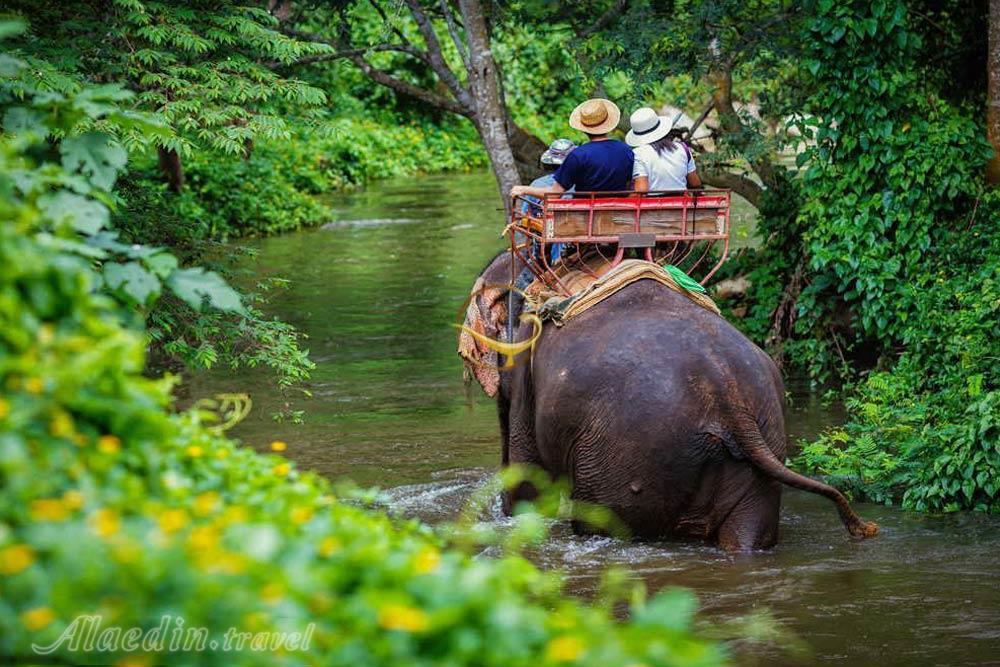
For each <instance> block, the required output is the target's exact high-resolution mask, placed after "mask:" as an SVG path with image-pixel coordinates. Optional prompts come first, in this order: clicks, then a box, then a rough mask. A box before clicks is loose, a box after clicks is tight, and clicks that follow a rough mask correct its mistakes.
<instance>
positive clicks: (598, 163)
mask: <svg viewBox="0 0 1000 667" xmlns="http://www.w3.org/2000/svg"><path fill="white" fill-rule="evenodd" d="M620 118H621V111H620V110H619V109H618V107H617V106H616V105H615V103H614V102H611V101H610V100H605V99H602V98H595V99H592V100H587V101H586V102H584V103H583V104H581V105H579V106H578V107H576V108H575V109H573V113H572V114H570V117H569V125H570V127H572V128H573V129H575V130H579V131H581V132H583V133H584V134H586V135H587V137H588V138H589V139H590V141H589V143H586V144H584V145H583V146H580V147H579V148H577V149H575V150H573V152H571V153H570V154H569V155H568V156H567V157H566V159H565V161H564V162H563V163H562V165H561V166H560V167H559V169H558V170H557V171H556V173H555V176H554V178H555V183H553V184H552V185H547V186H542V187H537V186H534V187H533V186H531V185H515V186H514V187H513V188H512V189H511V191H510V194H511V196H523V195H530V196H534V197H544V196H545V195H546V194H549V193H555V194H559V193H561V192H566V191H567V190H569V189H570V188H573V189H575V190H576V191H577V192H614V191H620V190H628V189H629V187H630V185H631V183H632V164H633V162H634V160H635V158H634V156H633V155H632V149H631V148H629V147H628V145H626V144H625V143H623V142H621V141H616V140H614V139H608V133H609V132H611V131H612V130H613V129H615V128H616V127H618V120H619V119H620Z"/></svg>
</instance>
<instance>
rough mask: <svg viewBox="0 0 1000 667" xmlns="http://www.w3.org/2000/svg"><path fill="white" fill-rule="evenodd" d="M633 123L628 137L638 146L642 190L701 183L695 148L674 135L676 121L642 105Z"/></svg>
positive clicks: (634, 173) (636, 174) (635, 172)
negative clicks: (695, 160) (691, 147)
mask: <svg viewBox="0 0 1000 667" xmlns="http://www.w3.org/2000/svg"><path fill="white" fill-rule="evenodd" d="M629 124H630V125H631V126H632V129H631V130H629V133H628V134H627V135H625V141H626V142H627V143H628V145H629V146H632V147H633V148H634V149H635V166H634V168H633V169H632V176H633V177H634V178H635V189H636V190H637V191H638V192H648V191H650V190H653V191H671V190H686V189H688V188H700V187H701V178H700V177H699V176H698V172H697V167H696V166H695V163H694V156H693V155H692V154H691V149H690V148H688V147H687V145H686V144H685V143H684V142H683V141H681V140H680V139H674V138H673V137H672V136H671V133H670V130H672V129H673V125H674V123H673V121H671V120H670V119H669V118H667V117H666V116H658V115H657V114H656V111H654V110H653V109H650V108H649V107H642V108H641V109H636V111H635V113H633V114H632V116H631V117H630V118H629Z"/></svg>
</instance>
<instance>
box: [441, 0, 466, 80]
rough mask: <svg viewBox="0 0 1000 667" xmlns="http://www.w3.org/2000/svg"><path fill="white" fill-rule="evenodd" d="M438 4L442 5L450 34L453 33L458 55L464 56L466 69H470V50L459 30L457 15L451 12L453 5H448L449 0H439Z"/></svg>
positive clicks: (463, 61) (442, 11)
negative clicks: (456, 20)
mask: <svg viewBox="0 0 1000 667" xmlns="http://www.w3.org/2000/svg"><path fill="white" fill-rule="evenodd" d="M438 4H439V5H440V6H441V13H442V14H443V15H444V22H445V23H446V24H447V25H448V34H449V35H451V41H452V42H454V44H455V48H456V49H458V55H460V56H461V57H462V64H463V65H465V69H466V71H468V70H469V50H468V49H467V48H466V46H465V42H463V41H462V36H461V35H460V34H459V32H458V24H457V23H456V22H455V16H454V15H453V14H452V13H451V7H449V6H448V0H438Z"/></svg>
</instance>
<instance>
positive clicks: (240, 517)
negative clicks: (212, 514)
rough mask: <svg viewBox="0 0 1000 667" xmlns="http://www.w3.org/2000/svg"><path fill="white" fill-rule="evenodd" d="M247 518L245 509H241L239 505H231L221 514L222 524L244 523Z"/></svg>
mask: <svg viewBox="0 0 1000 667" xmlns="http://www.w3.org/2000/svg"><path fill="white" fill-rule="evenodd" d="M248 518H249V513H248V512H247V508H245V507H242V506H240V505H232V506H231V507H227V508H226V511H225V512H223V513H222V520H223V523H226V524H230V523H245V522H246V520H247V519H248Z"/></svg>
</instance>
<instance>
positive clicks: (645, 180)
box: [632, 156, 649, 192]
mask: <svg viewBox="0 0 1000 667" xmlns="http://www.w3.org/2000/svg"><path fill="white" fill-rule="evenodd" d="M632 189H633V190H635V191H636V192H649V167H648V166H647V165H646V163H645V162H643V161H642V159H640V158H639V156H636V158H635V162H633V163H632Z"/></svg>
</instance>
